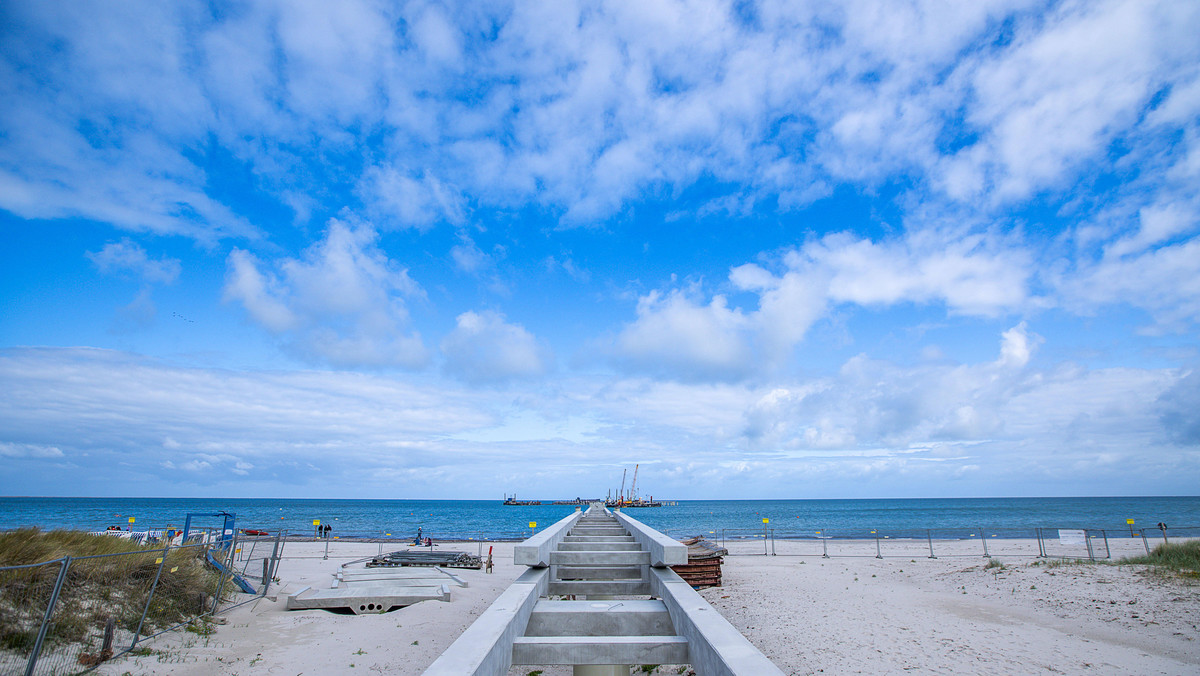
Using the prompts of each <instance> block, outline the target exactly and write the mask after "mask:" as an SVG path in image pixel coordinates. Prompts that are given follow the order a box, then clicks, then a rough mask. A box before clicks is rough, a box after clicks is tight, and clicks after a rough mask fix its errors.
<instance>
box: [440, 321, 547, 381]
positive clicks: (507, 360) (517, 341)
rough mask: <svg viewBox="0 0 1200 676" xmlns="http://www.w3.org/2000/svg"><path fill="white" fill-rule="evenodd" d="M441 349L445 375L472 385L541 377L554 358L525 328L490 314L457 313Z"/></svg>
mask: <svg viewBox="0 0 1200 676" xmlns="http://www.w3.org/2000/svg"><path fill="white" fill-rule="evenodd" d="M441 347H442V354H443V355H444V356H445V358H446V362H445V369H446V372H447V373H449V374H451V375H453V376H455V377H457V378H461V379H462V380H465V381H467V382H471V383H492V382H500V381H505V380H510V379H514V378H527V377H531V376H540V375H542V374H544V373H545V372H546V371H547V370H548V369H549V368H550V366H551V364H552V363H553V359H554V357H553V355H552V354H551V352H550V350H549V348H548V347H546V346H544V345H543V344H541V343H540V342H539V341H538V340H537V338H536V337H534V335H533V334H531V333H530V332H529V331H527V330H525V327H523V326H520V325H519V324H510V323H508V322H507V321H505V318H504V315H502V314H500V313H498V312H493V311H483V312H464V313H462V314H460V315H459V316H458V318H457V320H456V322H455V327H454V330H453V331H451V332H450V333H449V334H448V335H447V336H446V337H445V338H444V339H442V344H441Z"/></svg>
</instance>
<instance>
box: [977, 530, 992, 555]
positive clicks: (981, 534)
mask: <svg viewBox="0 0 1200 676" xmlns="http://www.w3.org/2000/svg"><path fill="white" fill-rule="evenodd" d="M979 539H980V541H982V542H983V558H985V559H990V558H992V555H991V554H988V550H987V533H985V532H983V528H982V527H981V528H980V529H979Z"/></svg>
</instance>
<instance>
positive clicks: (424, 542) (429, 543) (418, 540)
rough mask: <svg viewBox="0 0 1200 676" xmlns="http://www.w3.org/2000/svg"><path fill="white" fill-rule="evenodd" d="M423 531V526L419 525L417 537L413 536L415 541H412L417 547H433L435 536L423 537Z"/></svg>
mask: <svg viewBox="0 0 1200 676" xmlns="http://www.w3.org/2000/svg"><path fill="white" fill-rule="evenodd" d="M423 532H424V531H423V530H422V526H417V537H415V538H413V541H412V543H413V545H414V546H417V547H429V548H430V549H432V548H433V538H430V537H426V538H422V537H421V534H422V533H423Z"/></svg>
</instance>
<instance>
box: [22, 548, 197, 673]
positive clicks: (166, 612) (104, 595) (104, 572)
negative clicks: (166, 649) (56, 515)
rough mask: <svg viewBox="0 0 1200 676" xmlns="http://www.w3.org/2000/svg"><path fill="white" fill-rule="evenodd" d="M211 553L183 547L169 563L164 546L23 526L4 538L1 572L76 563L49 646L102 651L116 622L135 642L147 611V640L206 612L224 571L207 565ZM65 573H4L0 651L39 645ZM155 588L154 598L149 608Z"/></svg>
mask: <svg viewBox="0 0 1200 676" xmlns="http://www.w3.org/2000/svg"><path fill="white" fill-rule="evenodd" d="M204 553H205V550H204V548H203V547H181V548H173V549H171V550H169V551H168V553H167V554H166V556H165V557H164V556H163V549H162V548H161V547H157V548H155V547H153V546H146V545H141V544H137V543H135V542H131V541H129V540H127V539H124V538H118V537H111V536H107V535H92V534H90V533H84V532H81V531H68V530H53V531H45V532H43V531H41V530H39V529H37V528H23V529H19V530H14V531H8V532H5V533H0V566H22V565H28V564H37V563H45V562H53V561H55V560H58V559H62V558H64V557H68V556H69V557H71V561H70V565H69V566H68V568H67V574H66V577H65V578H64V579H63V585H62V589H61V591H60V592H59V597H58V601H57V603H56V604H55V606H54V614H53V616H52V617H51V623H50V627H49V629H48V631H47V634H46V647H47V648H51V647H53V646H54V645H56V644H60V645H61V644H71V643H82V644H85V645H86V646H87V647H89V648H93V649H94V648H97V647H98V644H99V643H100V641H101V640H102V638H103V633H104V626H105V624H106V623H107V622H108V620H109V618H111V619H112V620H113V621H114V623H115V628H116V629H117V630H118V632H122V633H123V635H125V636H129V635H131V634H132V633H133V632H135V631H137V630H138V623H139V622H141V621H142V613H143V611H145V614H146V615H145V622H144V623H143V624H142V627H141V633H142V634H143V635H149V634H152V633H155V632H156V631H159V630H162V629H166V628H168V627H171V626H174V625H176V624H179V623H181V622H184V621H186V620H187V619H189V618H192V617H195V616H196V615H198V614H200V613H201V612H203V610H204V606H205V605H206V604H211V600H212V596H213V595H214V594H216V593H218V589H217V585H218V584H219V581H220V575H219V573H217V572H216V571H214V570H212V569H211V568H210V567H209V566H207V565H206V564H205V559H204ZM160 567H161V569H162V572H161V575H160V574H159V569H160ZM61 570H62V564H60V563H47V564H46V565H40V566H34V567H30V568H22V569H18V570H9V571H6V572H4V573H2V574H0V648H3V649H8V650H15V651H21V652H27V651H28V650H30V649H31V648H32V647H33V644H34V641H35V640H36V638H37V633H38V628H39V627H40V626H41V622H42V617H43V615H44V614H45V612H46V606H47V604H48V603H49V602H50V598H51V596H52V594H53V590H54V586H55V582H56V581H57V579H58V575H59V571H61ZM156 578H157V579H158V582H157V584H155V579H156ZM151 587H154V597H153V600H152V601H150V602H149V606H148V607H147V601H149V600H150V590H151ZM119 643H120V641H118V645H119Z"/></svg>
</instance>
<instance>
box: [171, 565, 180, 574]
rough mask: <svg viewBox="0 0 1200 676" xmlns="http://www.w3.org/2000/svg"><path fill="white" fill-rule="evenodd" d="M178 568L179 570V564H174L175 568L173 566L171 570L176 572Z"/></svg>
mask: <svg viewBox="0 0 1200 676" xmlns="http://www.w3.org/2000/svg"><path fill="white" fill-rule="evenodd" d="M177 570H179V566H174V567H173V568H171V572H172V573H174V572H175V571H177Z"/></svg>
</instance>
